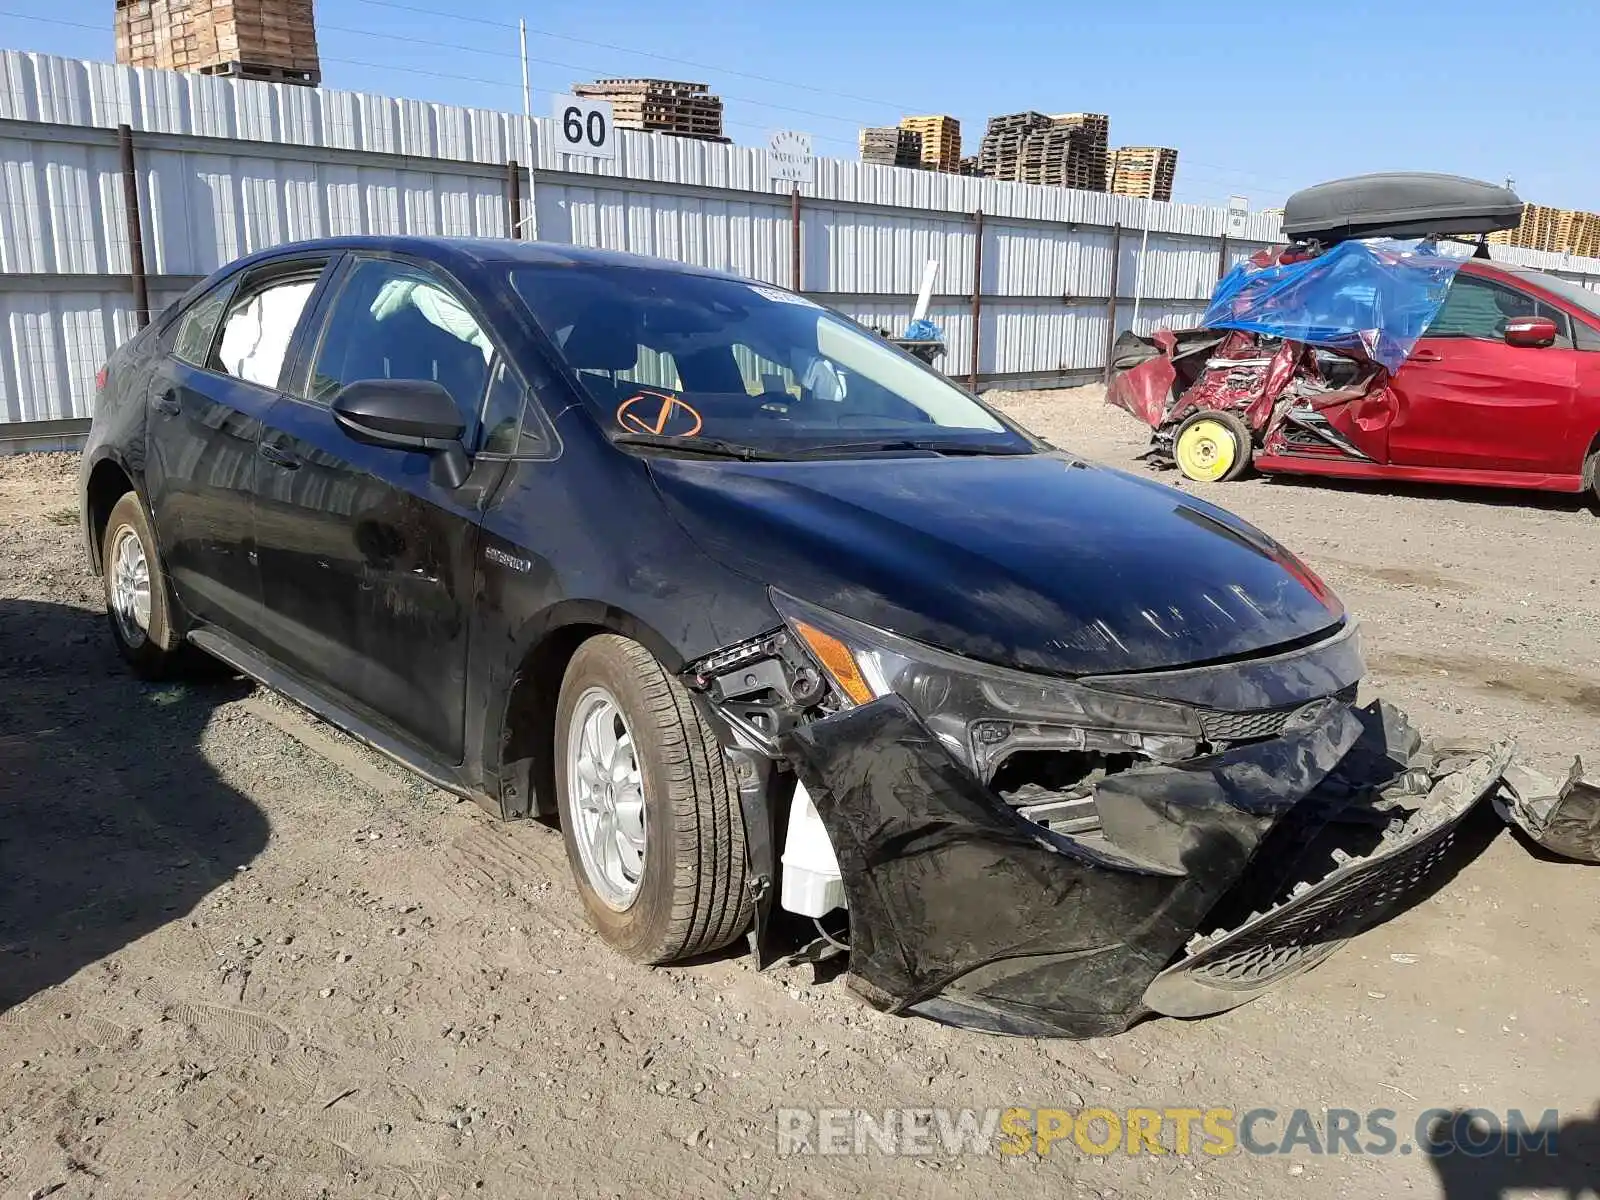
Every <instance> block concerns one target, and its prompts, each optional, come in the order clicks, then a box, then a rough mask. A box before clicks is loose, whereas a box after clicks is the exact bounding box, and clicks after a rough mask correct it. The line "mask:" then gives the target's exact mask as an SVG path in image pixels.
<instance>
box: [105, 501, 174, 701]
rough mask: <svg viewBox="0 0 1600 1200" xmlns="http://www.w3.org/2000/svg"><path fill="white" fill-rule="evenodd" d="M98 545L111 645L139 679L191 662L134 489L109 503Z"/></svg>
mask: <svg viewBox="0 0 1600 1200" xmlns="http://www.w3.org/2000/svg"><path fill="white" fill-rule="evenodd" d="M100 545H101V558H102V566H103V569H102V571H101V575H102V578H103V580H104V582H105V597H106V619H107V621H108V622H109V623H110V625H111V638H112V640H113V641H114V642H116V644H117V650H118V651H119V652H121V654H122V657H123V658H124V659H126V660H127V662H128V665H129V666H131V667H132V668H133V670H134V672H135V674H137V675H139V676H140V677H141V678H144V679H166V678H169V677H170V676H172V675H173V674H174V673H176V672H178V671H180V670H182V669H183V668H184V667H185V666H187V665H188V664H189V663H190V662H191V661H192V652H191V651H190V650H189V647H188V644H187V643H186V642H185V641H184V637H183V630H182V628H181V627H180V619H179V616H178V610H177V606H176V605H175V604H174V603H173V600H172V592H171V590H170V589H169V588H168V586H167V576H166V572H165V571H163V570H162V567H161V556H160V554H159V553H158V552H157V549H156V539H155V534H154V533H153V532H152V531H151V528H150V518H149V517H148V516H147V515H146V514H145V511H144V506H143V505H142V504H141V503H140V502H139V496H138V494H137V493H136V492H128V493H126V494H125V495H124V496H123V497H122V499H120V500H118V501H117V502H116V504H115V505H114V506H113V507H112V509H111V515H110V516H109V517H108V518H107V520H106V528H105V535H104V537H103V538H102V539H101V543H100Z"/></svg>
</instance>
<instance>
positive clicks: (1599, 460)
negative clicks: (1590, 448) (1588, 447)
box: [1583, 450, 1600, 513]
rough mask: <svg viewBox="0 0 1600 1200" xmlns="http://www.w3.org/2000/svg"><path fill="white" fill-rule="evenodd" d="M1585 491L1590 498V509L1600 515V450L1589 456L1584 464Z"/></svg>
mask: <svg viewBox="0 0 1600 1200" xmlns="http://www.w3.org/2000/svg"><path fill="white" fill-rule="evenodd" d="M1583 490H1584V494H1585V495H1587V496H1588V498H1589V507H1590V508H1591V509H1592V510H1593V511H1595V512H1597V513H1600V450H1596V451H1595V452H1594V453H1593V454H1591V455H1589V459H1588V461H1587V462H1585V463H1584V464H1583Z"/></svg>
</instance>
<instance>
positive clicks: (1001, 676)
mask: <svg viewBox="0 0 1600 1200" xmlns="http://www.w3.org/2000/svg"><path fill="white" fill-rule="evenodd" d="M771 597H772V604H773V607H774V608H776V609H777V610H778V613H779V615H780V616H782V617H783V619H784V621H785V622H786V623H787V624H788V626H789V628H790V630H791V631H792V632H793V633H794V635H795V637H797V638H798V639H799V640H800V642H801V644H802V645H804V646H805V647H806V648H807V649H808V650H809V651H810V652H811V655H812V657H814V658H815V659H816V660H817V663H818V665H820V666H821V667H822V669H823V670H824V671H825V672H827V674H828V677H829V678H830V679H831V680H832V681H833V685H834V688H835V690H836V691H837V692H838V694H839V696H840V697H841V699H842V700H843V701H844V702H845V703H846V704H867V703H869V702H871V701H873V700H877V699H880V698H881V697H884V696H887V695H889V694H890V693H894V694H895V695H898V696H900V697H901V698H902V699H904V700H905V701H906V703H908V704H909V705H911V707H912V708H914V709H915V710H916V711H917V715H918V716H920V717H921V718H922V720H923V722H924V723H925V724H926V725H927V726H928V728H929V729H930V730H932V731H933V733H934V734H935V736H937V737H938V738H939V740H940V741H942V742H944V743H945V745H946V746H948V747H949V749H950V750H951V751H952V752H953V753H955V754H956V755H957V756H958V757H960V758H961V759H962V760H963V761H965V762H966V763H967V764H968V765H969V766H970V767H971V768H972V769H973V771H974V772H975V773H976V774H977V775H978V777H979V778H980V779H983V780H985V781H987V780H988V779H990V778H991V777H992V776H993V774H994V769H995V768H996V767H997V766H998V765H999V764H1000V762H1001V761H1002V760H1004V759H1005V758H1007V757H1009V756H1010V755H1011V754H1013V753H1015V752H1016V751H1017V750H1022V749H1033V748H1038V749H1050V750H1072V749H1082V748H1084V747H1085V746H1087V745H1088V744H1089V738H1088V736H1087V735H1088V733H1089V732H1090V731H1095V733H1096V737H1095V742H1096V744H1097V745H1103V744H1104V743H1105V742H1106V741H1107V735H1109V737H1110V739H1111V740H1112V741H1114V742H1116V743H1118V744H1120V745H1123V746H1125V747H1126V748H1127V749H1128V750H1129V751H1133V752H1138V751H1139V750H1141V749H1142V748H1143V747H1144V743H1145V736H1144V735H1150V736H1151V737H1152V738H1154V739H1156V740H1158V741H1159V740H1168V741H1170V740H1171V739H1173V738H1191V739H1192V738H1198V737H1199V736H1200V725H1199V720H1198V718H1197V716H1196V714H1195V713H1194V711H1193V710H1191V709H1188V708H1185V707H1183V706H1182V705H1177V704H1168V703H1165V702H1163V701H1160V700H1145V699H1141V698H1138V697H1130V696H1119V695H1113V694H1111V693H1109V692H1102V691H1097V690H1095V689H1093V688H1088V687H1084V686H1082V685H1081V684H1077V683H1073V682H1071V681H1070V680H1066V679H1056V678H1053V677H1051V676H1048V675H1033V674H1029V673H1028V672H1026V671H1013V670H1009V669H1007V668H1005V667H995V666H990V665H989V664H988V663H981V662H976V661H974V660H973V659H970V658H963V657H961V656H960V655H957V654H950V653H947V652H946V651H943V650H936V649H934V648H933V647H932V646H924V645H922V644H921V643H919V642H913V641H909V640H907V639H906V638H903V637H898V636H897V635H895V634H892V633H887V632H885V631H884V630H882V629H877V628H874V627H873V626H871V625H865V624H863V623H861V622H860V621H853V620H851V619H850V618H848V617H841V616H839V615H838V614H837V613H832V612H829V611H828V610H827V609H823V608H818V607H816V606H815V605H812V604H807V603H806V602H804V601H803V600H796V599H795V598H794V597H793V596H787V595H785V594H784V593H782V592H779V591H775V590H774V591H772V592H771Z"/></svg>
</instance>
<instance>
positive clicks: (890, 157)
mask: <svg viewBox="0 0 1600 1200" xmlns="http://www.w3.org/2000/svg"><path fill="white" fill-rule="evenodd" d="M859 146H860V150H861V161H862V162H864V163H876V164H877V165H878V166H880V167H920V166H922V135H921V134H920V133H917V132H916V131H915V130H912V129H901V128H899V127H898V126H895V125H886V126H879V127H876V128H872V129H863V130H862V131H861V137H860V141H859Z"/></svg>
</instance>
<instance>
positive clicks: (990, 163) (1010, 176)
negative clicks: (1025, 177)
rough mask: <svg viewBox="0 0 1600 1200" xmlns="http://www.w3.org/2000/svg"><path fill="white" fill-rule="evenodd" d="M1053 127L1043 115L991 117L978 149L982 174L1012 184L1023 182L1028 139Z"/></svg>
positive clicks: (1022, 113)
mask: <svg viewBox="0 0 1600 1200" xmlns="http://www.w3.org/2000/svg"><path fill="white" fill-rule="evenodd" d="M1048 128H1050V118H1049V117H1047V116H1045V115H1044V114H1043V113H1040V112H1019V113H1006V114H1005V115H1003V116H999V117H990V118H989V123H988V125H986V126H985V127H984V130H983V141H982V143H981V144H980V145H979V147H978V171H979V173H980V174H982V175H987V176H988V177H989V178H990V179H1003V180H1006V181H1008V182H1011V183H1018V182H1021V180H1022V156H1023V150H1024V148H1025V147H1026V145H1027V141H1028V138H1029V137H1030V136H1032V135H1033V134H1035V133H1037V132H1039V131H1040V130H1043V129H1048Z"/></svg>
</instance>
